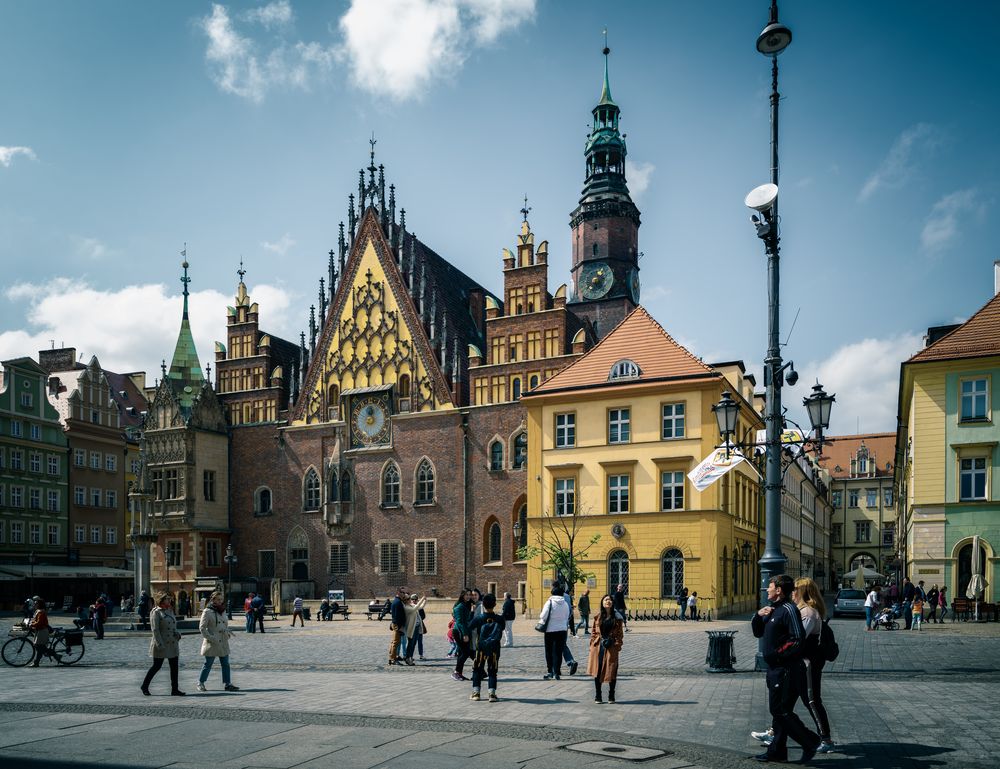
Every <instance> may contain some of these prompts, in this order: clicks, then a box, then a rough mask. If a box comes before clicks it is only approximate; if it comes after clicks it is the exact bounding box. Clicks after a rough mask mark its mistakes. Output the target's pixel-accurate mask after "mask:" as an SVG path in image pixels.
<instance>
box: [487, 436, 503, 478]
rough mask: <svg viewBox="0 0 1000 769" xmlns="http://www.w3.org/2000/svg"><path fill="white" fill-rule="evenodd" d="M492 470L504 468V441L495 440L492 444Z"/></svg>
mask: <svg viewBox="0 0 1000 769" xmlns="http://www.w3.org/2000/svg"><path fill="white" fill-rule="evenodd" d="M490 470H491V471H492V472H494V473H495V472H498V471H500V470H503V442H502V441H493V443H491V444H490Z"/></svg>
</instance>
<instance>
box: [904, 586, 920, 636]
mask: <svg viewBox="0 0 1000 769" xmlns="http://www.w3.org/2000/svg"><path fill="white" fill-rule="evenodd" d="M916 594H917V589H916V588H915V587H913V583H912V582H910V578H909V577H903V621H904V622H905V623H906V629H907V630H909V629H910V628H911V627H913V598H914V596H916Z"/></svg>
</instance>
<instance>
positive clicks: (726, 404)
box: [712, 390, 740, 440]
mask: <svg viewBox="0 0 1000 769" xmlns="http://www.w3.org/2000/svg"><path fill="white" fill-rule="evenodd" d="M712 411H713V412H715V419H716V421H717V422H718V424H719V434H720V435H721V436H723V437H724V438H725V439H726V440H728V439H729V436H730V435H732V434H733V433H735V432H736V417H737V415H738V414H739V413H740V404H739V403H737V402H736V401H734V400H733V398H732V396H731V395H730V393H729V391H728V390H726V391H725V392H723V393H722V400H720V401H719V402H718V403H716V404H715V405H714V406H712Z"/></svg>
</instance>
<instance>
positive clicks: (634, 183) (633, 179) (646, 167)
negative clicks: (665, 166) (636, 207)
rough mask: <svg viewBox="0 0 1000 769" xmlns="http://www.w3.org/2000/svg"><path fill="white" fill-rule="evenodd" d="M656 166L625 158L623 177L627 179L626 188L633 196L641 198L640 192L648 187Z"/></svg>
mask: <svg viewBox="0 0 1000 769" xmlns="http://www.w3.org/2000/svg"><path fill="white" fill-rule="evenodd" d="M655 170H656V166H654V165H653V164H652V163H634V162H632V161H631V160H628V159H626V160H625V178H626V179H628V189H629V192H631V193H632V197H633V198H636V199H638V198H641V197H642V194H643V193H644V192H645V191H646V190H647V189H649V183H650V181H652V178H653V171H655Z"/></svg>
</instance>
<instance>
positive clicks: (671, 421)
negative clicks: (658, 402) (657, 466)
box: [660, 401, 687, 441]
mask: <svg viewBox="0 0 1000 769" xmlns="http://www.w3.org/2000/svg"><path fill="white" fill-rule="evenodd" d="M668 425H669V427H670V435H667V426H668ZM685 437H687V408H686V404H685V402H684V401H678V402H676V403H664V404H663V405H662V406H661V407H660V439H661V440H664V441H674V440H679V439H681V438H685Z"/></svg>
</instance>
